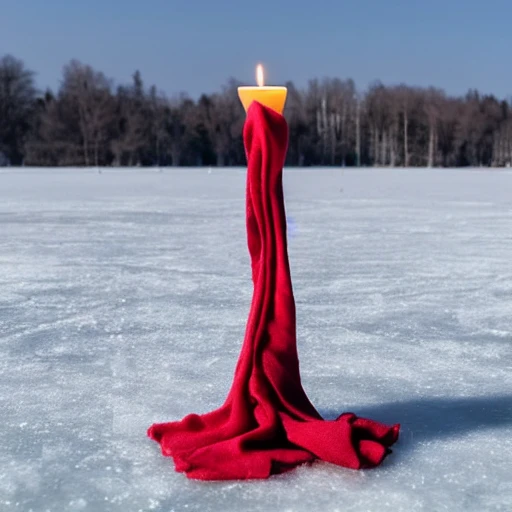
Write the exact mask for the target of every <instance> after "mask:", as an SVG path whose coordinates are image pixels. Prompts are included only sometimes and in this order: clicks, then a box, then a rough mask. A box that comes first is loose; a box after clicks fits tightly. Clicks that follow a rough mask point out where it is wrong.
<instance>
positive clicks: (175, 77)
mask: <svg viewBox="0 0 512 512" xmlns="http://www.w3.org/2000/svg"><path fill="white" fill-rule="evenodd" d="M511 20H512V2H511V1H510V0H487V1H486V2H482V1H481V0H480V1H476V0H428V1H420V0H307V1H306V0H252V1H251V0H246V1H245V2H244V1H241V0H238V1H232V0H217V1H215V0H188V1H187V0H110V1H109V0H82V1H71V0H0V56H1V55H4V54H12V55H14V56H15V57H17V58H19V59H21V60H23V61H24V63H25V64H26V66H27V67H28V68H30V69H32V70H33V71H35V72H36V82H37V85H38V87H40V88H41V89H45V88H47V87H50V88H51V89H53V90H56V89H57V88H58V87H59V83H60V80H61V77H62V68H63V66H64V64H66V63H67V62H69V61H70V60H71V59H73V58H75V59H78V60H80V61H81V62H84V63H86V64H90V65H91V66H92V67H94V68H95V69H97V70H99V71H103V72H104V73H105V74H106V75H107V76H108V77H110V78H112V79H113V81H114V83H115V84H123V83H128V82H130V81H131V76H132V75H133V73H134V71H135V70H137V69H138V70H140V72H141V73H142V77H143V80H144V82H145V84H146V85H147V86H149V85H152V84H155V85H156V86H157V88H158V89H159V90H161V91H163V92H165V93H166V94H168V95H169V96H172V95H174V94H178V93H180V92H186V93H188V94H189V95H190V96H192V97H198V96H199V95H200V94H202V93H211V92H215V91H218V90H220V89H221V87H222V85H223V84H225V83H226V82H227V80H228V79H229V78H230V77H233V78H235V79H237V80H240V81H242V82H244V83H246V84H253V83H255V68H256V65H257V64H258V63H259V62H261V63H262V64H263V65H264V67H265V71H266V81H267V84H268V85H280V84H283V83H284V82H286V81H287V80H292V81H293V82H294V83H295V84H296V85H297V86H299V87H304V86H306V85H307V82H308V80H309V79H313V78H319V79H321V78H323V77H338V78H342V79H345V78H352V79H353V80H354V81H355V83H356V85H357V87H358V88H359V89H362V90H364V89H365V88H366V87H367V86H368V85H369V84H370V83H372V82H373V81H375V80H380V81H382V82H383V83H384V84H397V83H406V84H408V85H414V86H430V85H433V86H436V87H440V88H443V89H445V90H446V92H447V93H449V94H454V95H460V94H465V93H466V92H467V90H468V89H470V88H476V89H478V90H480V91H481V92H483V93H494V94H495V95H497V96H498V97H500V98H507V97H508V96H509V95H512V66H511V65H510V60H511V56H510V48H512V30H511V28H510V23H511Z"/></svg>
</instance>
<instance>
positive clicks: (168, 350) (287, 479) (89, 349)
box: [0, 169, 512, 512]
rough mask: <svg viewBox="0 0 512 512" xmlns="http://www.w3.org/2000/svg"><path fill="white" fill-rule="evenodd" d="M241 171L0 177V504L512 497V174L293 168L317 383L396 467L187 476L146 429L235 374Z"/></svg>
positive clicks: (243, 267) (458, 505)
mask: <svg viewBox="0 0 512 512" xmlns="http://www.w3.org/2000/svg"><path fill="white" fill-rule="evenodd" d="M244 193H245V170H244V169H212V170H210V171H209V170H207V169H178V170H169V169H164V170H163V172H156V171H154V170H141V169H131V170H113V169H103V170H102V172H101V173H99V172H98V170H78V169H47V170H37V169H23V170H11V169H4V170H2V171H1V172H0V411H1V422H0V510H2V511H10V510H23V511H29V510H33V511H34V512H36V511H37V512H39V511H47V510H48V511H56V512H60V511H64V510H66V511H67V510H69V511H75V510H76V511H95V512H100V511H138V510H141V511H147V510H156V511H182V510H188V511H194V510H196V511H209V510H212V511H240V510H244V511H245V510H247V511H268V510H280V511H310V510H322V511H332V512H334V511H337V510H339V511H344V512H348V511H378V512H385V511H394V512H397V511H407V512H413V511H418V510H422V511H423V510H424V511H438V510H450V511H459V510H460V511H479V512H481V511H508V510H512V479H511V477H510V474H511V468H512V262H511V261H512V173H511V172H510V171H509V170H488V169H486V170H479V169H471V170H447V169H442V170H419V169H414V170H385V169H372V170H356V169H354V170H341V169H337V170H328V169H311V170H302V169H301V170H298V169H286V170H285V196H286V206H287V215H288V218H289V221H290V226H289V228H290V231H289V232H290V237H289V253H290V263H291V271H292V278H293V283H294V291H295V298H296V302H297V318H298V344H299V345H298V348H299V354H300V361H301V373H302V378H303V384H304V387H305V389H306V391H307V393H308V395H309V397H310V398H311V400H312V402H313V403H314V404H315V406H316V407H317V408H318V410H319V411H320V412H321V413H322V414H323V415H324V416H325V417H327V418H333V417H336V416H337V415H338V414H339V413H341V412H343V411H352V412H355V413H356V414H358V415H361V416H368V417H371V418H373V419H376V420H380V421H384V422H400V423H401V424H402V434H401V438H400V440H399V442H398V443H397V444H396V445H395V446H394V449H393V454H391V455H390V456H389V457H388V458H387V459H386V461H385V462H384V464H383V465H382V466H381V467H379V468H377V469H375V470H371V471H361V472H356V471H352V470H346V469H342V468H338V467H334V466H331V465H329V464H325V463H316V464H314V465H313V466H311V467H300V468H298V469H297V470H294V471H292V472H290V473H288V474H285V475H281V476H278V477H273V478H271V479H270V480H268V481H262V482H260V481H258V482H224V483H223V482H216V483H208V482H206V483H204V482H194V481H189V480H187V479H186V478H185V477H184V476H183V475H182V474H179V473H175V472H174V469H173V463H172V460H171V459H168V458H164V457H162V456H161V454H160V452H159V448H158V445H157V444H156V443H154V442H152V441H150V440H149V439H148V438H147V437H146V429H147V428H148V427H149V425H150V424H152V423H154V422H160V421H171V420H176V419H181V418H182V417H183V416H184V415H186V414H188V413H189V412H198V413H201V412H207V411H210V410H212V409H214V408H216V407H218V406H220V405H221V404H222V402H223V401H224V399H225V397H226V394H227V391H228V389H229V387H230V384H231V379H232V375H233V371H234V366H235V363H236V360H237V357H238V353H239V350H240V343H241V341H242V339H243V333H244V328H245V321H246V319H247V313H248V309H249V305H250V301H251V293H252V283H251V280H250V268H249V258H248V252H247V246H246V238H245V224H244V223H245V218H244V207H245V206H244V200H245V199H244Z"/></svg>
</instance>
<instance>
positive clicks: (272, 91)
mask: <svg viewBox="0 0 512 512" xmlns="http://www.w3.org/2000/svg"><path fill="white" fill-rule="evenodd" d="M256 82H257V84H258V85H257V86H255V87H239V88H238V96H239V98H240V101H241V102H242V105H243V106H244V108H245V111H246V112H247V110H248V109H249V107H250V105H251V103H252V102H253V101H258V102H259V103H261V104H262V105H265V106H266V107H269V108H271V109H273V110H275V111H276V112H277V113H278V114H282V113H283V109H284V104H285V103H286V94H287V93H288V89H287V88H286V87H271V86H268V85H267V86H265V85H264V77H263V66H262V65H261V64H258V67H257V68H256Z"/></svg>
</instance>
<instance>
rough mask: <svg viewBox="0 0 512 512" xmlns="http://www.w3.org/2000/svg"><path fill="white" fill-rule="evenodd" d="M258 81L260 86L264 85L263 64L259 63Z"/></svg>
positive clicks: (257, 68) (257, 70)
mask: <svg viewBox="0 0 512 512" xmlns="http://www.w3.org/2000/svg"><path fill="white" fill-rule="evenodd" d="M256 83H257V84H258V87H263V85H264V83H265V80H264V74H263V66H262V65H261V64H258V66H257V67H256Z"/></svg>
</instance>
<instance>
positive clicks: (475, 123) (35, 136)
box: [0, 55, 512, 167]
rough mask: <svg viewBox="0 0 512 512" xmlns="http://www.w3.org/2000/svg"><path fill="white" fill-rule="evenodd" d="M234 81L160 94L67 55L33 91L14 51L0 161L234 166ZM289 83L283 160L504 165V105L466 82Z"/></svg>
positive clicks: (3, 77) (507, 123)
mask: <svg viewBox="0 0 512 512" xmlns="http://www.w3.org/2000/svg"><path fill="white" fill-rule="evenodd" d="M238 85H240V84H239V83H238V82H237V81H236V80H234V79H231V80H228V81H227V83H226V85H225V86H224V87H223V88H222V90H221V91H219V92H216V93H214V94H203V95H202V96H201V97H200V98H199V99H198V100H193V99H191V98H189V97H188V96H187V95H186V94H182V95H179V96H176V97H172V98H168V97H166V96H165V95H163V94H162V93H160V92H159V91H158V89H157V87H156V86H154V85H152V86H150V87H147V86H146V85H145V84H144V82H143V78H142V76H141V74H140V73H139V72H138V71H137V72H135V73H134V75H133V77H132V82H131V83H129V84H126V85H119V86H116V87H114V85H113V82H112V80H110V79H109V78H108V77H107V76H105V75H104V74H103V73H102V72H100V71H97V70H95V69H93V68H92V67H91V66H88V65H86V64H83V63H81V62H78V61H76V60H73V61H71V62H69V63H68V64H66V65H65V66H64V68H63V76H62V80H61V85H60V88H59V90H58V91H50V90H47V91H46V92H42V91H38V90H37V87H36V84H35V80H34V73H33V71H31V70H30V69H27V68H26V67H25V65H24V63H23V62H22V61H20V60H19V59H16V58H15V57H13V56H10V55H6V56H4V57H2V58H0V165H15V166H17V165H25V166H202V165H207V166H235V165H236V166H241V165H245V162H246V161H245V153H244V147H243V141H242V126H243V122H244V119H245V113H244V110H243V108H242V106H241V104H240V101H239V99H238V95H237V86H238ZM285 85H286V86H287V87H288V100H287V104H286V108H285V112H284V115H285V118H286V119H287V121H288V125H289V129H290V139H289V150H288V156H287V165H290V166H316V165H322V166H391V167H393V166H403V167H425V166H426V167H463V166H487V167H492V166H508V165H510V162H512V104H511V103H510V102H509V101H505V100H500V99H498V98H496V97H494V96H492V95H490V96H487V95H481V94H479V93H478V91H475V90H470V91H469V92H468V93H467V94H466V95H465V96H463V97H453V96H448V95H447V94H445V92H444V91H443V90H441V89H437V88H434V87H429V88H421V87H410V86H407V85H403V84H402V85H392V86H388V85H384V84H382V83H380V82H375V83H374V84H372V85H371V86H370V87H369V88H368V89H367V90H366V91H358V90H357V88H356V86H355V84H354V82H353V81H352V80H351V79H340V78H325V79H322V80H318V79H314V80H311V81H310V82H309V84H308V85H307V87H306V88H305V89H298V88H297V87H295V86H294V84H293V83H292V82H288V83H286V84H285Z"/></svg>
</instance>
